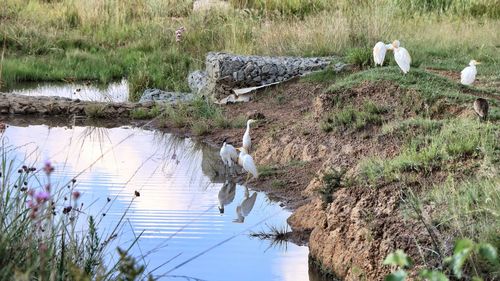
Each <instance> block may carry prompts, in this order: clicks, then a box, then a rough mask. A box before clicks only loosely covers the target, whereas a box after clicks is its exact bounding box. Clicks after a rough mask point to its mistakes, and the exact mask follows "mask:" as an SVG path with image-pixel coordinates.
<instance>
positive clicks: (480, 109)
mask: <svg viewBox="0 0 500 281" xmlns="http://www.w3.org/2000/svg"><path fill="white" fill-rule="evenodd" d="M488 108H489V106H488V101H487V100H485V99H483V98H477V99H476V100H475V101H474V111H475V112H476V114H477V115H478V116H479V120H486V117H488Z"/></svg>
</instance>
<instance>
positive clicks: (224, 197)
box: [217, 179, 236, 214]
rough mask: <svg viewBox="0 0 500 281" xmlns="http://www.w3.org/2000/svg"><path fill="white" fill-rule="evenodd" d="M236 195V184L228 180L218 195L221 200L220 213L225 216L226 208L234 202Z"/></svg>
mask: <svg viewBox="0 0 500 281" xmlns="http://www.w3.org/2000/svg"><path fill="white" fill-rule="evenodd" d="M235 195H236V183H235V182H234V181H233V180H232V179H228V180H226V182H225V183H224V185H223V186H222V187H221V189H220V190H219V193H218V194H217V199H218V200H219V206H218V207H219V212H220V213H221V214H224V206H225V205H229V204H231V203H232V202H233V200H234V197H235Z"/></svg>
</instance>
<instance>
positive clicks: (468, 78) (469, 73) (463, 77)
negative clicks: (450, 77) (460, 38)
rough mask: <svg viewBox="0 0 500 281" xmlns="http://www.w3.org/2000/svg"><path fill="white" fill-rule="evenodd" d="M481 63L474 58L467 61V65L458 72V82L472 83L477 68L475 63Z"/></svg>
mask: <svg viewBox="0 0 500 281" xmlns="http://www.w3.org/2000/svg"><path fill="white" fill-rule="evenodd" d="M478 64H481V63H480V62H477V61H475V60H471V61H470V62H469V66H467V67H466V68H464V69H463V70H462V72H460V83H462V84H463V85H472V83H474V80H476V74H477V69H476V65H478Z"/></svg>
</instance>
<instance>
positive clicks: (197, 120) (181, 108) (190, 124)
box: [161, 97, 246, 136]
mask: <svg viewBox="0 0 500 281" xmlns="http://www.w3.org/2000/svg"><path fill="white" fill-rule="evenodd" d="M161 120H162V122H163V124H165V126H173V127H176V128H189V129H190V130H191V132H192V133H193V134H194V135H196V136H202V135H205V134H207V133H210V132H211V131H212V129H213V128H220V129H228V128H243V127H244V126H245V125H246V118H245V117H244V116H237V117H235V118H232V119H230V118H228V117H227V116H226V114H225V113H224V111H223V110H222V108H221V107H220V106H219V105H216V104H213V103H211V102H209V101H208V100H205V99H203V98H201V97H199V98H196V99H194V100H193V101H190V102H188V103H179V104H176V105H168V106H166V108H165V114H163V115H162V117H161Z"/></svg>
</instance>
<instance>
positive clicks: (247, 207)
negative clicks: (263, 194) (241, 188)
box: [233, 186, 257, 223]
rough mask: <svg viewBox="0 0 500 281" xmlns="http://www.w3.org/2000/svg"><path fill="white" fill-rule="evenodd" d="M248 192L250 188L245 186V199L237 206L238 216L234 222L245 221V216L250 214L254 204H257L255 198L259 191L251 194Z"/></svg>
mask: <svg viewBox="0 0 500 281" xmlns="http://www.w3.org/2000/svg"><path fill="white" fill-rule="evenodd" d="M249 195H250V193H249V192H248V188H247V187H246V186H245V196H244V198H243V201H241V203H240V205H238V207H236V215H237V216H238V218H237V219H235V220H234V221H233V222H237V223H243V222H245V217H246V216H248V214H250V211H252V209H253V206H254V205H255V200H256V199H257V192H254V193H253V194H252V195H251V196H249Z"/></svg>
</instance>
